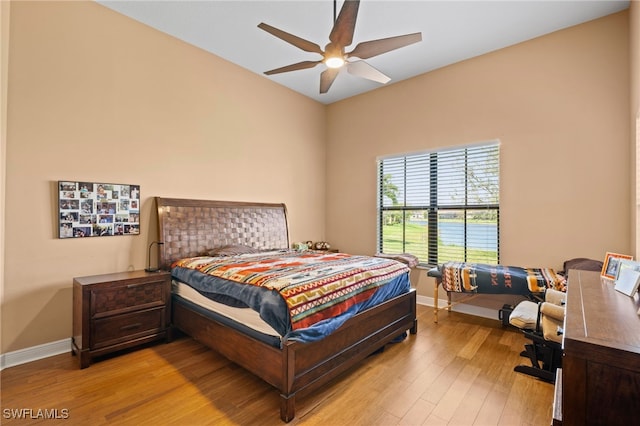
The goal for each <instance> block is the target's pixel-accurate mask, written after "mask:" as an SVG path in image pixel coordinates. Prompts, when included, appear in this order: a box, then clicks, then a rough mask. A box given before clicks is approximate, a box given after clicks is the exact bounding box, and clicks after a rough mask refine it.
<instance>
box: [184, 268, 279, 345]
mask: <svg viewBox="0 0 640 426" xmlns="http://www.w3.org/2000/svg"><path fill="white" fill-rule="evenodd" d="M173 292H174V293H175V294H177V295H179V296H180V297H182V298H183V299H186V300H188V301H190V302H192V303H195V304H196V305H198V306H201V307H203V308H205V309H208V310H210V311H213V312H216V313H218V314H220V315H224V316H225V317H227V318H230V319H232V320H234V321H236V322H239V323H241V324H244V325H245V326H247V327H249V328H251V329H253V330H255V331H259V332H260V333H263V334H267V335H269V336H275V337H278V338H280V335H279V334H278V332H277V331H275V330H274V329H273V327H271V326H270V325H269V324H267V323H266V322H264V321H263V320H262V318H260V314H258V313H257V312H256V311H254V310H253V309H249V308H234V307H232V306H227V305H225V304H223V303H219V302H215V301H213V300H211V299H209V298H208V297H205V296H203V295H202V294H200V293H198V291H196V290H195V289H193V288H192V287H190V286H188V285H187V284H185V283H183V282H180V281H177V280H173Z"/></svg>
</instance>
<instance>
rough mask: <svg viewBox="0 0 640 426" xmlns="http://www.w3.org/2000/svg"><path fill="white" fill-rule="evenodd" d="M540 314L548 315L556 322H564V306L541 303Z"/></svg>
mask: <svg viewBox="0 0 640 426" xmlns="http://www.w3.org/2000/svg"><path fill="white" fill-rule="evenodd" d="M540 312H542V315H548V316H550V317H551V318H554V319H556V320H558V321H561V322H562V321H563V320H564V306H558V305H555V304H553V303H549V302H543V303H542V306H541V307H540Z"/></svg>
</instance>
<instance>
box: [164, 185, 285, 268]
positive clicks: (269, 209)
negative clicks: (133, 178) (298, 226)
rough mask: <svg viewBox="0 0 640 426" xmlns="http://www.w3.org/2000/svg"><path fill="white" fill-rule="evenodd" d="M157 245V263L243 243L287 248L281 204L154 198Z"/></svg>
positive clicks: (283, 208) (166, 264) (168, 262)
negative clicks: (157, 231) (156, 218)
mask: <svg viewBox="0 0 640 426" xmlns="http://www.w3.org/2000/svg"><path fill="white" fill-rule="evenodd" d="M156 205H157V208H158V228H159V234H158V235H159V238H160V241H163V242H164V244H163V245H161V246H160V257H159V262H158V265H159V267H160V268H161V269H169V267H170V265H171V263H172V262H174V261H175V260H178V259H182V258H185V257H193V256H198V255H201V254H203V253H204V252H206V251H207V250H209V249H212V248H216V247H222V246H225V245H230V244H243V245H248V246H251V247H254V248H258V249H272V248H273V249H284V248H289V229H288V225H287V208H286V206H285V205H284V204H270V203H248V202H238V201H211V200H189V199H180V198H161V197H156Z"/></svg>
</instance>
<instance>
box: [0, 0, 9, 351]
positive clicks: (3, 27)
mask: <svg viewBox="0 0 640 426" xmlns="http://www.w3.org/2000/svg"><path fill="white" fill-rule="evenodd" d="M10 10H11V3H10V2H8V1H2V2H0V318H2V307H3V305H4V245H5V241H4V228H5V220H4V215H5V207H4V206H5V196H4V194H5V184H6V173H5V166H6V161H5V158H6V155H7V87H8V83H9V80H8V76H7V71H8V66H7V64H8V63H9V61H8V59H9V15H10ZM1 341H2V330H1V329H0V342H1ZM1 349H2V348H1V347H0V353H1V352H2V351H1Z"/></svg>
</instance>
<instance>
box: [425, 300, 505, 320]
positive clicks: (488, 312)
mask: <svg viewBox="0 0 640 426" xmlns="http://www.w3.org/2000/svg"><path fill="white" fill-rule="evenodd" d="M416 303H418V304H420V305H425V306H433V297H428V296H420V295H418V297H417V298H416ZM446 305H447V302H446V301H444V300H440V301H439V302H438V307H444V306H446ZM451 311H452V312H460V313H461V314H469V315H475V316H477V317H482V318H489V319H494V320H496V321H499V319H498V311H497V310H495V309H490V308H483V307H482V306H475V305H467V304H464V303H460V304H457V305H454V306H452V307H451ZM442 312H443V313H446V311H444V310H443V311H442Z"/></svg>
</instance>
